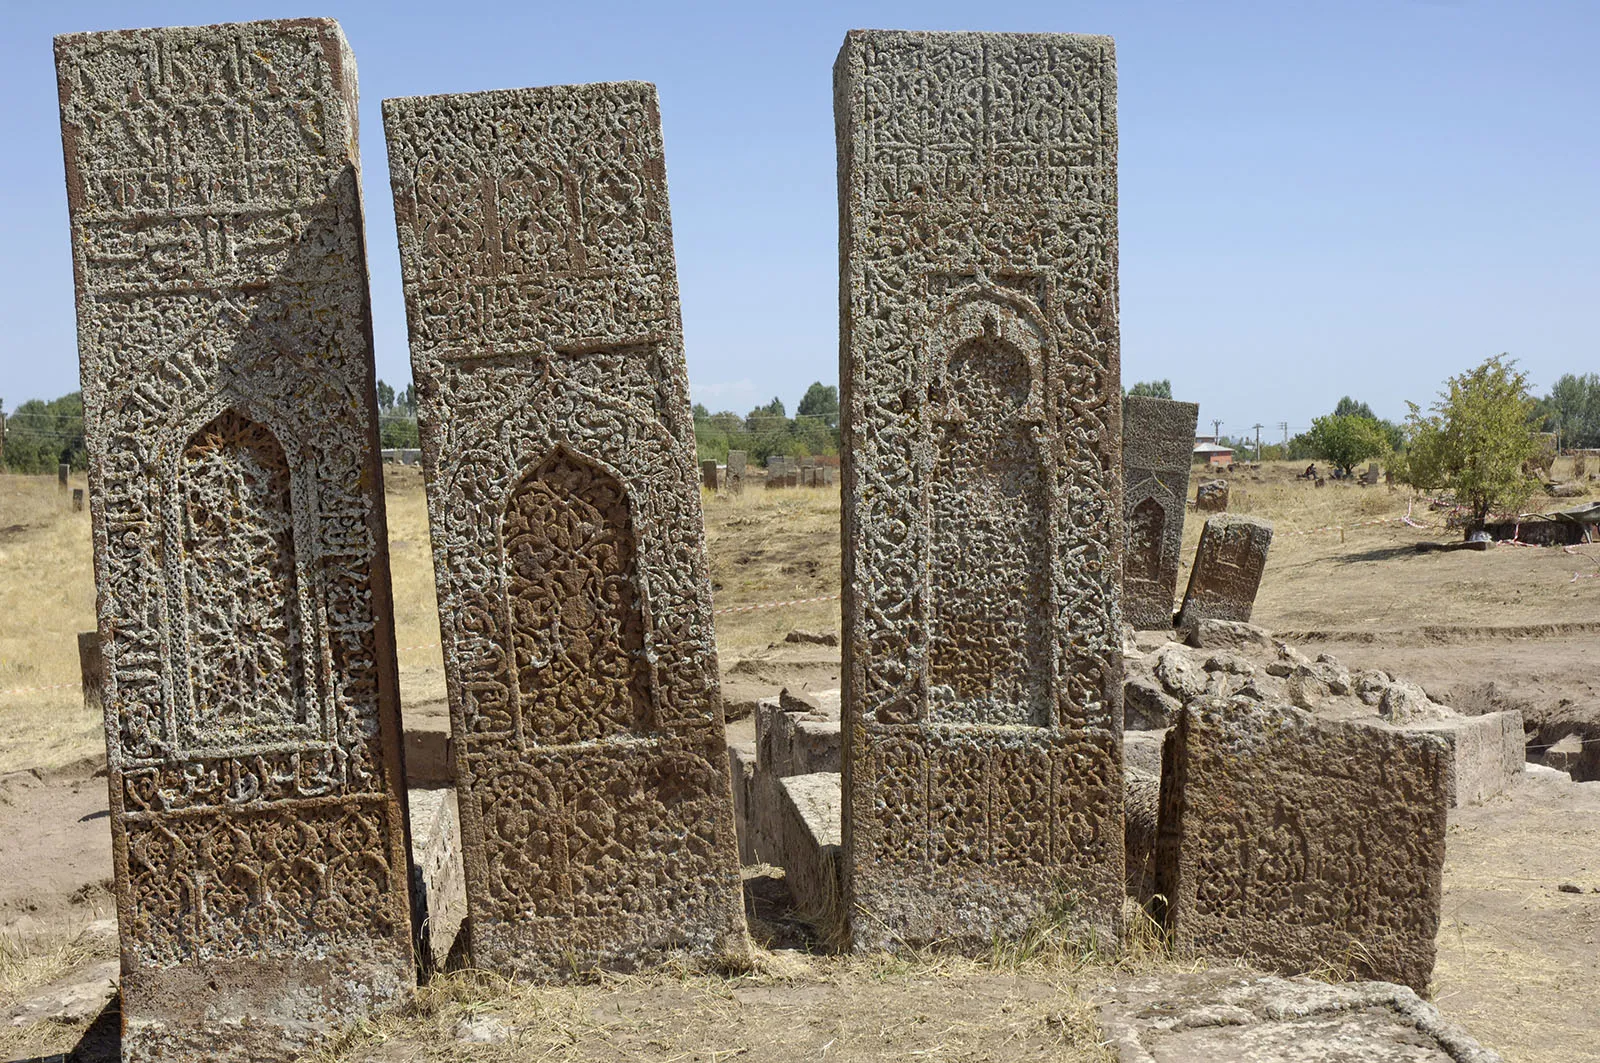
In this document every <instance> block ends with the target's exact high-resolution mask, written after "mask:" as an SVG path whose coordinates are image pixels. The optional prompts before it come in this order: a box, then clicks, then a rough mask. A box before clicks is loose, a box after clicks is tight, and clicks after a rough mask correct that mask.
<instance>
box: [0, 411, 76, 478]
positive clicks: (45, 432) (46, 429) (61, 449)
mask: <svg viewBox="0 0 1600 1063" xmlns="http://www.w3.org/2000/svg"><path fill="white" fill-rule="evenodd" d="M61 462H66V463H67V464H69V465H71V466H72V467H73V468H74V469H79V470H82V469H86V468H88V467H89V458H88V451H87V449H86V448H85V447H84V443H83V396H82V395H81V394H79V393H78V392H76V391H74V392H71V393H69V394H66V395H63V396H61V397H60V398H59V399H50V400H49V401H45V400H43V399H29V400H28V401H27V402H24V403H23V404H22V405H20V406H18V407H17V408H16V409H15V410H14V411H12V412H11V413H9V414H7V415H6V445H5V467H6V468H7V469H8V470H10V471H11V472H20V473H27V474H30V475H38V474H40V473H53V472H55V471H56V466H57V465H58V464H60V463H61Z"/></svg>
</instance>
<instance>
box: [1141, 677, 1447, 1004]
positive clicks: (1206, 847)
mask: <svg viewBox="0 0 1600 1063" xmlns="http://www.w3.org/2000/svg"><path fill="white" fill-rule="evenodd" d="M1451 764H1452V761H1451V751H1450V745H1449V743H1448V742H1446V741H1445V740H1444V739H1443V738H1441V737H1439V736H1438V735H1434V734H1427V733H1423V732H1418V731H1398V730H1388V729H1385V728H1382V727H1379V726H1376V725H1371V724H1367V723H1363V722H1359V721H1340V720H1325V719H1319V718H1317V717H1314V716H1312V715H1310V714H1309V713H1306V712H1302V711H1301V710H1299V709H1296V708H1292V707H1290V706H1287V705H1284V706H1272V705H1262V704H1260V703H1258V702H1253V701H1249V700H1247V699H1243V698H1240V699H1235V700H1233V701H1226V700H1223V699H1220V698H1204V697H1203V698H1196V699H1194V700H1193V701H1191V702H1189V704H1188V705H1187V706H1185V707H1184V710H1183V712H1182V713H1181V714H1180V716H1179V718H1178V723H1177V725H1176V726H1175V727H1173V729H1172V730H1171V731H1170V732H1168V734H1167V740H1166V749H1165V750H1164V754H1163V760H1162V778H1161V824H1160V829H1159V836H1158V838H1157V842H1156V892H1157V893H1158V894H1159V895H1161V896H1162V897H1164V898H1166V911H1165V924H1166V928H1167V930H1168V931H1169V932H1171V934H1172V936H1173V944H1174V948H1175V949H1176V950H1177V951H1178V952H1179V953H1180V954H1182V955H1187V956H1212V957H1238V958H1243V959H1248V960H1251V961H1254V962H1256V963H1259V964H1261V965H1263V966H1267V967H1270V968H1272V969H1274V970H1277V971H1281V972H1283V973H1286V974H1301V973H1306V972H1312V971H1318V970H1335V971H1345V970H1348V971H1349V972H1351V973H1352V974H1354V975H1355V976H1356V977H1358V978H1375V979H1380V980H1382V981H1386V982H1398V983H1400V984H1402V985H1407V986H1410V987H1411V988H1412V989H1414V990H1416V991H1417V992H1418V993H1423V992H1426V991H1427V987H1428V977H1429V975H1430V974H1431V973H1432V971H1433V960H1434V935H1435V934H1436V933H1437V931H1438V929H1439V903H1440V897H1441V889H1442V882H1443V874H1444V843H1445V816H1446V814H1447V812H1448V810H1449V806H1450V773H1451V770H1452V767H1451Z"/></svg>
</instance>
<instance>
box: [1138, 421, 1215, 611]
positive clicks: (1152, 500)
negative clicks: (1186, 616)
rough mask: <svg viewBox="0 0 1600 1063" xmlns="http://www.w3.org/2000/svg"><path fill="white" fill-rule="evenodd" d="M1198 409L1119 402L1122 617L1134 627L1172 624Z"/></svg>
mask: <svg viewBox="0 0 1600 1063" xmlns="http://www.w3.org/2000/svg"><path fill="white" fill-rule="evenodd" d="M1199 416H1200V407H1199V406H1197V405H1196V404H1194V403H1192V402H1173V401H1172V400H1171V399H1157V398H1152V397H1149V396H1145V395H1130V396H1128V397H1127V398H1125V399H1123V400H1122V476H1123V512H1124V513H1125V514H1126V515H1127V536H1126V538H1127V545H1126V552H1125V553H1124V555H1123V559H1122V616H1123V619H1125V620H1127V621H1128V623H1130V624H1132V625H1133V626H1134V627H1137V628H1169V627H1171V626H1172V613H1173V598H1174V597H1175V595H1176V594H1177V589H1178V562H1179V555H1180V554H1181V553H1182V549H1183V515H1184V509H1185V499H1186V497H1187V496H1188V493H1189V462H1190V455H1191V452H1192V451H1193V450H1194V429H1195V422H1196V419H1197V418H1198V417H1199Z"/></svg>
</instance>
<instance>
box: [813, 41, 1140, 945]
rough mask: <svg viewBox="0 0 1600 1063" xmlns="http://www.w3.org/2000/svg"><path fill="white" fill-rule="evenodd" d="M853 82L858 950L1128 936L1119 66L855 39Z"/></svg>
mask: <svg viewBox="0 0 1600 1063" xmlns="http://www.w3.org/2000/svg"><path fill="white" fill-rule="evenodd" d="M834 86H835V90H834V100H835V105H834V106H835V110H834V114H835V120H836V122H837V126H838V144H839V175H840V181H839V187H840V194H841V196H842V197H843V200H844V201H843V202H842V203H841V210H840V219H841V221H840V224H841V233H840V243H841V256H840V257H841V262H842V268H843V271H844V276H843V278H842V284H841V306H840V317H841V322H840V335H841V348H842V350H841V363H842V364H843V366H844V370H845V371H844V374H843V381H842V384H843V402H842V406H843V411H844V413H843V417H844V428H843V438H844V444H845V445H844V461H845V463H846V465H845V476H844V481H845V487H844V492H843V499H842V510H843V520H844V529H845V534H844V611H843V616H844V628H845V631H844V639H843V644H844V651H843V652H844V671H845V716H846V723H845V734H846V736H847V739H846V740H847V750H846V765H845V778H846V779H847V780H849V781H848V783H847V786H848V793H847V795H846V805H845V826H844V837H845V839H846V845H847V848H848V849H849V857H848V863H849V870H848V881H849V885H848V893H849V896H848V904H847V908H848V910H849V912H850V913H851V916H850V917H851V920H852V928H851V929H852V934H853V941H854V945H855V947H856V948H858V949H859V948H902V947H907V946H910V947H916V946H919V945H924V944H928V943H931V942H935V941H945V942H950V943H953V944H956V945H958V946H962V947H968V948H982V947H987V946H988V945H989V944H990V943H992V942H993V941H994V940H995V938H996V937H997V936H999V937H1011V936H1015V935H1018V934H1021V933H1023V932H1024V931H1025V929H1026V928H1027V927H1028V926H1030V925H1031V924H1033V923H1034V922H1035V920H1037V919H1038V918H1040V917H1042V916H1044V915H1045V913H1047V912H1051V913H1056V914H1061V913H1062V912H1063V911H1064V910H1065V911H1069V912H1070V915H1069V916H1068V917H1067V918H1066V922H1065V923H1064V928H1065V929H1068V930H1069V932H1071V931H1076V932H1079V933H1089V934H1091V935H1098V936H1099V938H1100V939H1101V940H1105V941H1112V940H1116V938H1117V932H1118V929H1119V927H1120V924H1121V908H1122V900H1123V872H1124V867H1123V828H1122V800H1123V787H1122V770H1121V759H1122V742H1121V733H1120V732H1121V720H1122V707H1121V697H1122V675H1121V671H1122V668H1121V654H1120V642H1119V637H1118V632H1117V623H1116V618H1117V616H1118V609H1117V594H1118V584H1119V582H1120V579H1121V553H1122V493H1121V485H1120V479H1121V477H1120V466H1121V455H1120V453H1119V447H1120V443H1121V426H1120V420H1121V412H1122V404H1121V390H1120V383H1119V365H1118V334H1117V315H1116V285H1117V280H1116V278H1117V266H1116V262H1117V235H1116V234H1117V213H1116V202H1117V198H1116V144H1117V139H1116V109H1115V98H1116V83H1115V73H1114V59H1113V48H1112V42H1111V40H1110V38H1107V37H1087V36H1071V35H1064V34H988V33H904V32H881V31H852V32H851V33H850V34H849V35H848V36H847V37H846V38H845V43H844V47H843V49H842V50H841V51H840V54H839V58H838V61H837V63H836V64H835V66H834ZM1068 617H1070V618H1071V622H1070V630H1069V623H1068V619H1067V618H1068Z"/></svg>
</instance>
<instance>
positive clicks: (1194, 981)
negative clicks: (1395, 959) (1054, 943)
mask: <svg viewBox="0 0 1600 1063" xmlns="http://www.w3.org/2000/svg"><path fill="white" fill-rule="evenodd" d="M1101 994H1102V996H1103V997H1104V998H1106V999H1105V1000H1104V1002H1103V1003H1101V1004H1100V1028H1101V1030H1102V1032H1103V1034H1104V1036H1105V1039H1106V1042H1107V1044H1108V1045H1109V1046H1110V1047H1111V1048H1112V1050H1113V1051H1115V1052H1116V1053H1117V1061H1118V1063H1291V1061H1297V1060H1304V1061H1306V1063H1311V1061H1316V1063H1333V1061H1337V1060H1348V1061H1350V1063H1501V1061H1500V1056H1499V1055H1498V1054H1497V1053H1495V1052H1492V1051H1490V1050H1489V1049H1487V1048H1484V1047H1483V1046H1482V1045H1480V1044H1478V1042H1476V1041H1475V1040H1473V1039H1472V1038H1471V1037H1470V1036H1468V1034H1467V1033H1466V1031H1464V1030H1462V1029H1461V1027H1459V1026H1457V1025H1456V1024H1455V1023H1452V1022H1450V1021H1449V1020H1448V1019H1446V1018H1445V1017H1444V1016H1442V1015H1440V1014H1439V1011H1438V1009H1437V1008H1435V1007H1434V1006H1433V1005H1432V1004H1428V1003H1426V1002H1424V1001H1423V1000H1421V999H1420V998H1418V996H1417V995H1416V994H1415V993H1413V992H1412V991H1411V990H1409V989H1407V988H1405V987H1404V986H1398V985H1392V984H1390V983H1387V982H1353V983H1345V984H1342V985H1329V984H1328V983H1326V982H1317V981H1313V980H1311V979H1309V978H1278V977H1274V976H1272V975H1261V974H1256V973H1254V972H1251V971H1239V970H1221V971H1194V972H1188V971H1185V972H1172V973H1162V974H1156V975H1143V976H1136V977H1132V978H1128V979H1125V980H1123V981H1122V982H1120V983H1118V984H1116V985H1114V986H1111V987H1107V989H1105V990H1102V991H1101Z"/></svg>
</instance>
